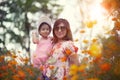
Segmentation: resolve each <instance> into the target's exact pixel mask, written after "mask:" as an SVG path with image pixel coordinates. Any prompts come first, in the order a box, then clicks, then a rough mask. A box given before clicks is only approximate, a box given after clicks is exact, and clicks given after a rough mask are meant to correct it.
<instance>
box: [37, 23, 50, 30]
mask: <svg viewBox="0 0 120 80" xmlns="http://www.w3.org/2000/svg"><path fill="white" fill-rule="evenodd" d="M44 24H47V25H48V26H49V29H50V31H49V32H51V29H52V28H51V26H50V25H49V24H48V23H47V22H42V23H41V24H40V25H39V27H38V32H39V31H40V29H41V27H42V25H44Z"/></svg>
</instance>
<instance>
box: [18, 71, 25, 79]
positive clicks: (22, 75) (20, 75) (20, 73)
mask: <svg viewBox="0 0 120 80" xmlns="http://www.w3.org/2000/svg"><path fill="white" fill-rule="evenodd" d="M18 75H19V77H21V78H22V79H23V80H24V78H25V73H24V72H23V71H22V70H19V71H18Z"/></svg>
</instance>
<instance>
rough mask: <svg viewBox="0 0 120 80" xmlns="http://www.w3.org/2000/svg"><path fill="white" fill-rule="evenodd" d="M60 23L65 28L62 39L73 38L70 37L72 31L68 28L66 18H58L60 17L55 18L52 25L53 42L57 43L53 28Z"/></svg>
mask: <svg viewBox="0 0 120 80" xmlns="http://www.w3.org/2000/svg"><path fill="white" fill-rule="evenodd" d="M60 23H63V24H64V25H65V27H66V29H67V33H66V36H65V37H64V38H63V40H71V41H72V40H73V37H72V32H71V29H70V24H69V22H68V21H67V20H66V19H63V18H60V19H57V20H56V21H55V23H54V25H53V37H54V38H53V43H57V42H58V38H57V36H56V34H55V28H56V27H57V26H58V25H59V24H60Z"/></svg>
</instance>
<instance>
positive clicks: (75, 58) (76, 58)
mask: <svg viewBox="0 0 120 80" xmlns="http://www.w3.org/2000/svg"><path fill="white" fill-rule="evenodd" d="M69 60H70V65H74V64H75V65H79V64H80V63H79V56H78V54H77V53H74V54H71V55H70V56H69Z"/></svg>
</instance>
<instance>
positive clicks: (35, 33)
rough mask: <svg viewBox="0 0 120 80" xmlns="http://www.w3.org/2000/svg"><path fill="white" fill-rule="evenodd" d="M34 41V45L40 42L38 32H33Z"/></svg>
mask: <svg viewBox="0 0 120 80" xmlns="http://www.w3.org/2000/svg"><path fill="white" fill-rule="evenodd" d="M32 41H33V43H34V44H37V43H38V42H39V38H38V35H37V32H36V31H33V32H32Z"/></svg>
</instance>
